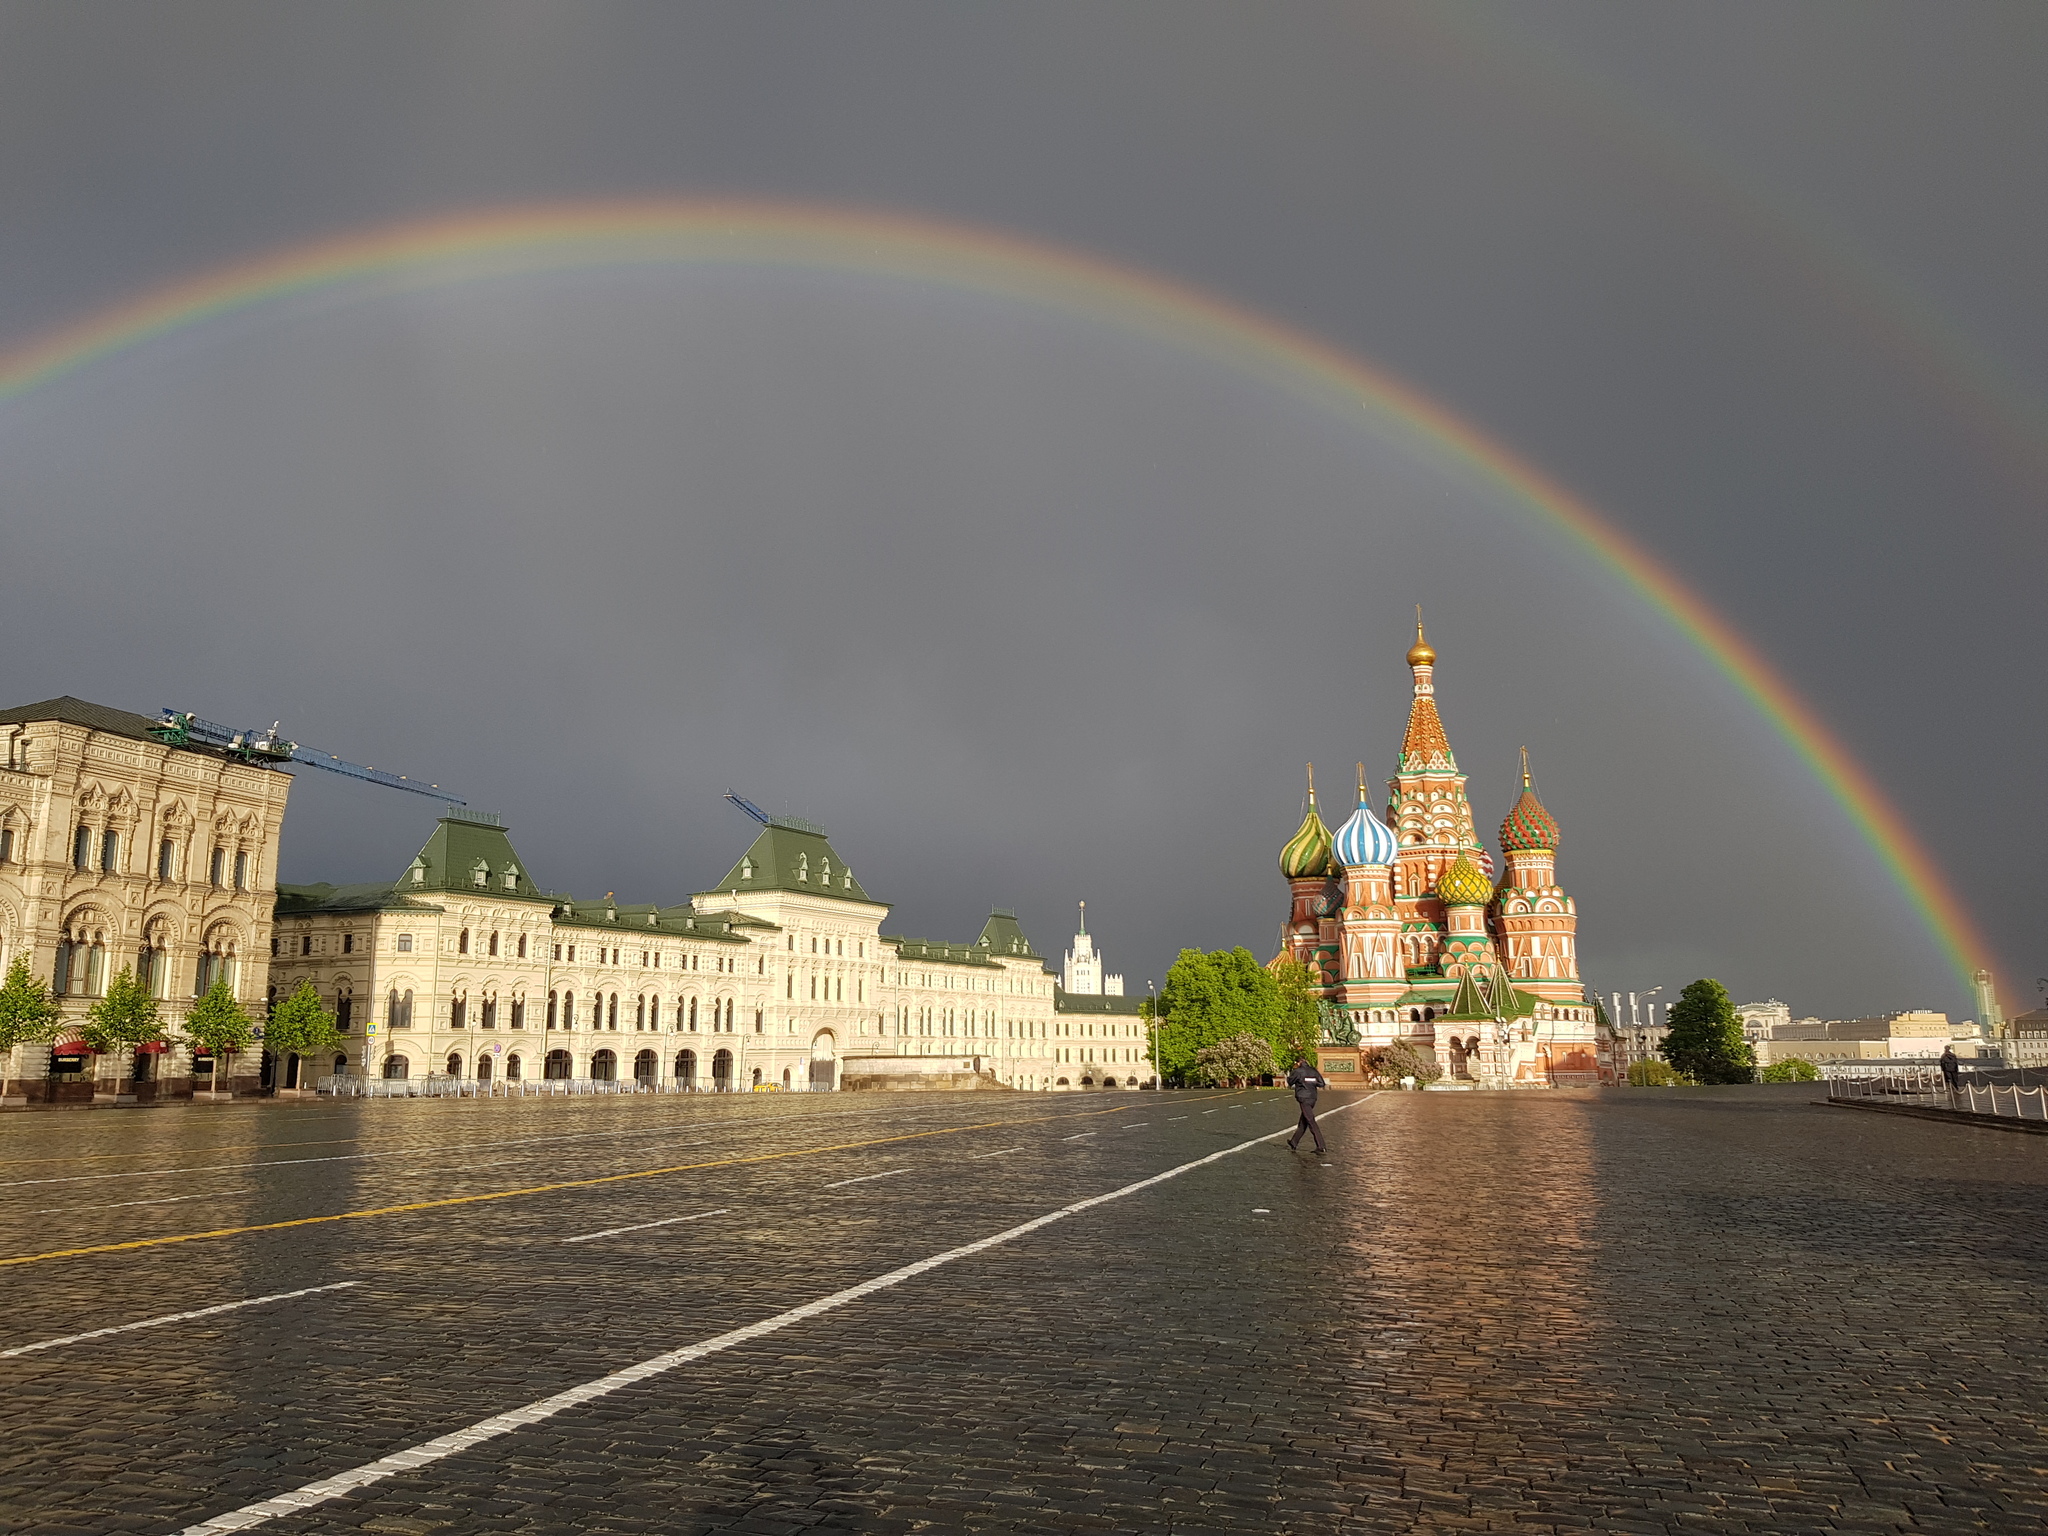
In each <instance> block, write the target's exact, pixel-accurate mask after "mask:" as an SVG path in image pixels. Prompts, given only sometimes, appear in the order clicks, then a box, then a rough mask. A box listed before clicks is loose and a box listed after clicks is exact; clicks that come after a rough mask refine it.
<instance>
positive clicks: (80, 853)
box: [71, 827, 92, 869]
mask: <svg viewBox="0 0 2048 1536" xmlns="http://www.w3.org/2000/svg"><path fill="white" fill-rule="evenodd" d="M71 867H72V868H73V869H90V868H92V828H91V827H80V828H79V829H78V830H77V831H76V832H74V833H73V834H72V835H71Z"/></svg>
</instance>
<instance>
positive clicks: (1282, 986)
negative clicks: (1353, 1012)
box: [1267, 960, 1334, 1070]
mask: <svg viewBox="0 0 2048 1536" xmlns="http://www.w3.org/2000/svg"><path fill="white" fill-rule="evenodd" d="M1267 974H1268V975H1269V976H1271V977H1272V978H1273V987H1274V990H1275V991H1277V992H1278V993H1279V994H1280V1017H1279V1019H1278V1020H1277V1021H1276V1023H1277V1026H1278V1028H1277V1030H1276V1032H1275V1033H1273V1034H1271V1035H1269V1036H1268V1037H1267V1038H1268V1039H1270V1040H1271V1041H1272V1042H1273V1059H1274V1060H1275V1061H1276V1062H1279V1063H1280V1064H1281V1067H1282V1069H1283V1070H1284V1069H1285V1068H1287V1067H1290V1066H1292V1065H1293V1064H1294V1059H1295V1057H1296V1056H1304V1057H1306V1058H1308V1060H1310V1061H1314V1060H1315V1059H1316V1043H1317V1042H1318V1041H1319V1040H1321V1039H1322V1038H1323V1010H1324V1009H1325V1008H1326V1007H1328V1006H1329V1005H1328V1004H1326V1003H1325V1002H1324V1001H1323V1000H1322V999H1321V998H1320V997H1318V996H1316V987H1317V986H1318V985H1319V984H1320V978H1319V977H1318V976H1317V975H1316V973H1315V972H1314V971H1312V970H1310V969H1309V968H1308V967H1307V966H1305V965H1303V964H1302V963H1301V962H1300V961H1299V960H1282V961H1281V962H1280V963H1279V964H1278V965H1276V966H1274V967H1273V969H1272V970H1271V971H1269V972H1267ZM1333 1011H1334V1010H1333Z"/></svg>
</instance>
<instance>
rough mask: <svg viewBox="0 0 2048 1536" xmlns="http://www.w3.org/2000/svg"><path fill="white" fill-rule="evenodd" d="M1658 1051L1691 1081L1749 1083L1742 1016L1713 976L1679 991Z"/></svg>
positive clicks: (1749, 1055)
mask: <svg viewBox="0 0 2048 1536" xmlns="http://www.w3.org/2000/svg"><path fill="white" fill-rule="evenodd" d="M1667 1022H1668V1024H1669V1025H1670V1028H1669V1029H1668V1030H1667V1032H1666V1033H1665V1036H1664V1043H1663V1045H1661V1046H1659V1047H1658V1053H1659V1054H1660V1055H1662V1056H1663V1058H1664V1059H1665V1060H1666V1061H1668V1062H1670V1063H1671V1065H1672V1067H1673V1068H1674V1069H1675V1070H1677V1071H1679V1072H1682V1073H1684V1074H1685V1075H1686V1076H1687V1077H1689V1078H1691V1079H1692V1080H1693V1081H1694V1082H1696V1083H1753V1082H1755V1081H1756V1055H1755V1053H1754V1052H1752V1051H1751V1050H1750V1048H1749V1042H1748V1041H1746V1040H1744V1039H1743V1038H1742V1020H1741V1018H1740V1017H1738V1016H1737V1014H1736V1012H1735V1004H1734V1003H1733V1002H1732V1001H1730V1000H1729V997H1728V989H1727V988H1726V987H1724V986H1722V985H1721V983H1719V982H1718V981H1707V980H1702V981H1695V982H1693V983H1691V984H1690V985H1689V986H1687V987H1686V989H1685V990H1684V991H1683V992H1681V993H1680V994H1679V997H1678V1001H1677V1002H1675V1003H1673V1004H1672V1005H1671V1012H1670V1015H1669V1016H1668V1019H1667Z"/></svg>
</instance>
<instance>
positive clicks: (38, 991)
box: [0, 955, 58, 1051]
mask: <svg viewBox="0 0 2048 1536" xmlns="http://www.w3.org/2000/svg"><path fill="white" fill-rule="evenodd" d="M57 1019H58V1013H57V1000H56V999H55V998H54V997H52V996H50V987H49V983H47V982H44V981H39V980H37V979H36V978H35V977H33V976H31V975H29V973H28V960H27V959H26V958H25V957H24V956H21V955H16V956H15V957H14V963H13V964H12V965H10V966H8V967H7V980H6V981H5V982H0V1051H11V1050H13V1049H14V1047H16V1046H17V1045H28V1044H31V1043H32V1042H34V1041H37V1040H47V1039H49V1038H50V1037H51V1036H52V1035H54V1034H56V1032H57Z"/></svg>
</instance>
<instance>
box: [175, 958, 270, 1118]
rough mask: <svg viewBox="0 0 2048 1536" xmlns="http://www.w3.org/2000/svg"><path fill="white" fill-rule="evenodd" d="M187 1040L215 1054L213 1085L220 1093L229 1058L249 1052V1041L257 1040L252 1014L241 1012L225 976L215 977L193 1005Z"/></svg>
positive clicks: (186, 1022)
mask: <svg viewBox="0 0 2048 1536" xmlns="http://www.w3.org/2000/svg"><path fill="white" fill-rule="evenodd" d="M185 1038H186V1039H188V1040H190V1041H191V1042H192V1043H193V1044H194V1045H203V1046H205V1047H206V1049H207V1050H209V1051H211V1052H212V1053H213V1063H214V1065H213V1086H214V1091H215V1092H216V1093H218V1092H219V1091H220V1080H221V1078H222V1077H223V1076H225V1075H226V1074H225V1068H226V1067H227V1065H228V1060H229V1058H230V1057H232V1056H233V1055H234V1053H235V1052H236V1051H246V1050H247V1049H248V1048H249V1042H250V1041H251V1040H253V1039H254V1038H255V1030H254V1027H253V1026H252V1025H251V1024H250V1022H249V1015H248V1014H246V1013H244V1012H243V1011H242V1005H241V1004H240V1003H238V1002H236V1001H235V994H234V993H232V992H230V991H229V990H228V984H227V979H226V978H225V977H219V978H216V979H215V981H214V983H213V985H212V986H211V987H208V988H207V989H206V996H204V997H202V998H200V999H199V1001H198V1002H196V1003H194V1004H193V1005H192V1011H191V1012H190V1013H188V1014H186V1015H185Z"/></svg>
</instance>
